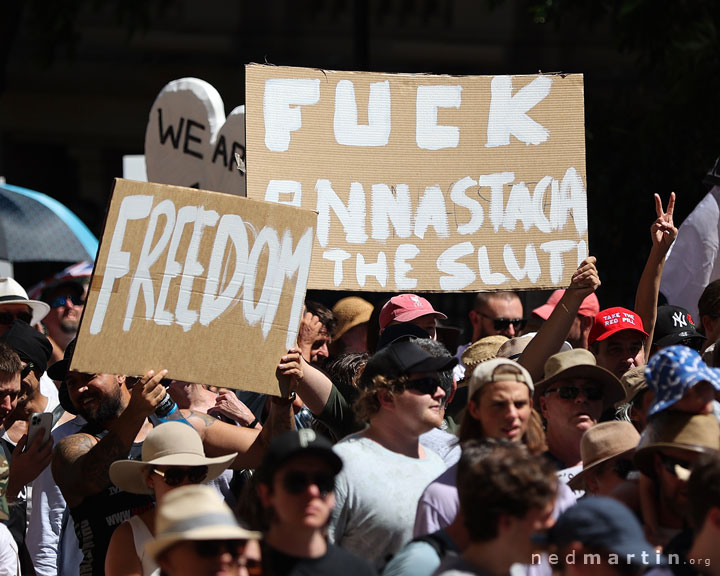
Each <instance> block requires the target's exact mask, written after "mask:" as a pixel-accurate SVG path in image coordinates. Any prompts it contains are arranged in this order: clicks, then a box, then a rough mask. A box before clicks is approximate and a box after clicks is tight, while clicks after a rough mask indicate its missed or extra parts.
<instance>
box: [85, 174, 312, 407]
mask: <svg viewBox="0 0 720 576" xmlns="http://www.w3.org/2000/svg"><path fill="white" fill-rule="evenodd" d="M315 221H316V215H315V213H314V212H312V211H309V210H303V209H298V208H294V207H290V206H283V205H278V204H271V203H267V202H258V201H254V200H248V199H246V198H240V197H236V196H230V195H227V194H218V193H214V192H207V191H204V190H194V189H188V188H180V187H175V186H164V185H159V184H149V183H140V182H132V181H129V180H116V182H115V187H114V190H113V196H112V200H111V202H110V207H109V210H108V215H107V219H106V222H105V232H104V234H103V238H102V242H101V245H100V251H99V254H98V258H97V261H96V267H95V273H94V275H93V279H92V283H91V286H90V292H89V294H88V301H87V304H86V306H85V312H84V315H83V319H82V324H81V326H80V331H79V333H78V345H77V349H76V351H75V354H74V356H73V361H72V369H74V370H78V371H82V372H88V373H94V372H106V373H115V374H125V375H128V376H140V375H142V374H144V373H145V372H146V371H147V370H149V369H154V370H160V369H162V368H167V369H169V370H170V372H169V374H168V377H169V378H174V379H177V380H183V381H187V382H194V383H198V384H206V385H215V386H222V387H227V388H241V389H245V390H253V391H257V392H265V393H270V394H277V393H278V386H277V381H276V380H275V378H274V373H275V367H276V365H277V363H278V362H279V359H280V357H281V356H282V355H283V353H284V352H285V351H286V350H287V349H288V348H290V347H291V346H293V345H294V344H295V341H296V339H297V331H298V327H299V323H300V318H301V315H302V308H303V303H304V300H305V289H306V285H307V278H308V273H309V269H310V261H311V257H312V246H313V238H314V235H315Z"/></svg>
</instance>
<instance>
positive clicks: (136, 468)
mask: <svg viewBox="0 0 720 576" xmlns="http://www.w3.org/2000/svg"><path fill="white" fill-rule="evenodd" d="M236 456H237V452H234V453H232V454H228V455H227V456H218V457H217V458H206V457H205V451H204V450H203V445H202V440H201V439H200V436H199V435H198V433H197V432H195V429H194V428H192V427H190V426H188V425H187V424H183V423H182V422H165V423H164V424H160V425H159V426H156V427H155V428H153V429H152V430H151V431H150V433H149V434H148V435H147V438H145V441H144V442H143V447H142V460H117V461H115V462H113V463H112V464H111V465H110V480H112V482H113V484H115V486H117V487H118V488H120V489H121V490H125V492H132V493H133V494H152V490H151V489H150V487H149V486H148V485H147V483H146V482H145V470H146V469H147V468H148V467H150V466H153V465H157V466H207V467H208V474H207V477H206V478H205V482H209V481H210V480H214V479H215V478H217V477H218V476H220V474H222V473H223V472H224V471H225V470H226V469H227V467H228V466H229V465H230V463H231V462H232V461H233V460H235V457H236Z"/></svg>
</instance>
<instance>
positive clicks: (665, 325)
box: [650, 304, 706, 356]
mask: <svg viewBox="0 0 720 576" xmlns="http://www.w3.org/2000/svg"><path fill="white" fill-rule="evenodd" d="M705 340H706V338H705V336H703V335H702V334H700V332H698V331H697V328H696V326H695V322H694V321H693V318H692V316H690V313H689V312H688V311H687V310H685V308H681V307H680V306H670V305H667V304H666V305H664V306H658V309H657V320H656V322H655V331H654V332H653V341H652V347H651V348H650V356H652V355H653V354H655V352H657V351H658V350H660V349H661V348H665V347H666V346H674V345H676V344H682V345H683V346H687V347H688V348H692V349H693V350H698V351H699V350H700V349H701V348H702V347H703V344H705Z"/></svg>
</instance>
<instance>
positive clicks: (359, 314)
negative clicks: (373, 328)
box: [332, 296, 375, 340]
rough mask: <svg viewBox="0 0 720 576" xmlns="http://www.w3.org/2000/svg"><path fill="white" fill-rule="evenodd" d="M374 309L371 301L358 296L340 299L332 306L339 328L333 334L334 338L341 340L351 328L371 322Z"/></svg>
mask: <svg viewBox="0 0 720 576" xmlns="http://www.w3.org/2000/svg"><path fill="white" fill-rule="evenodd" d="M374 309H375V307H374V306H373V305H372V304H370V302H368V301H367V300H363V299H362V298H358V297H357V296H349V297H347V298H343V299H341V300H338V301H337V303H336V304H335V306H333V307H332V313H333V316H335V320H337V328H335V333H334V334H333V335H332V337H333V340H339V339H340V338H342V337H343V335H344V334H345V332H347V331H348V330H350V329H351V328H355V326H358V325H360V324H363V323H364V322H369V321H370V316H372V313H373V310H374Z"/></svg>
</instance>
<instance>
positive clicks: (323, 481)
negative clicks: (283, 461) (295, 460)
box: [283, 472, 335, 498]
mask: <svg viewBox="0 0 720 576" xmlns="http://www.w3.org/2000/svg"><path fill="white" fill-rule="evenodd" d="M312 484H314V485H315V486H317V487H318V490H319V491H320V495H321V496H322V497H323V498H324V497H325V496H327V495H328V494H330V492H332V491H333V490H335V476H333V475H332V474H323V473H322V472H318V473H317V474H306V473H305V472H288V473H287V474H285V477H284V478H283V487H284V488H285V491H286V492H287V493H288V494H301V493H302V492H305V490H307V488H308V486H311V485H312Z"/></svg>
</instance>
